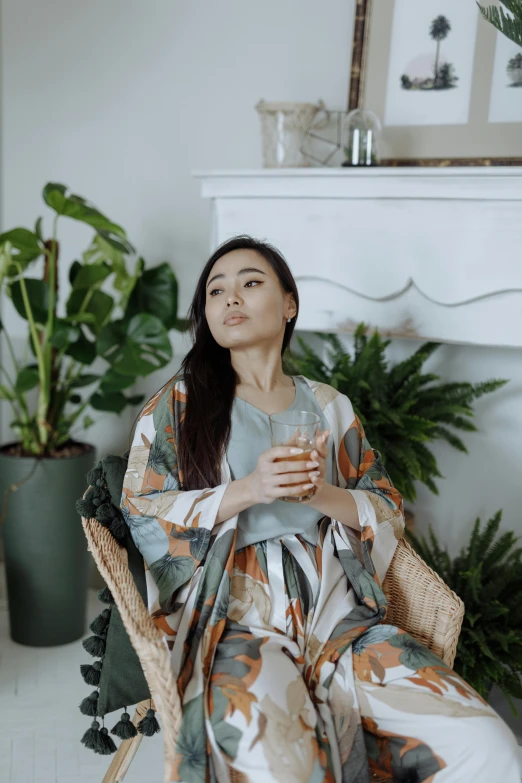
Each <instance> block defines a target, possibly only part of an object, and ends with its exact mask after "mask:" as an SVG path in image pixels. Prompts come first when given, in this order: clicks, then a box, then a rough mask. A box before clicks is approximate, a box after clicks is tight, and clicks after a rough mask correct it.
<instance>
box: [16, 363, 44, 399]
mask: <svg viewBox="0 0 522 783" xmlns="http://www.w3.org/2000/svg"><path fill="white" fill-rule="evenodd" d="M39 382H40V375H39V373H38V370H37V369H35V368H34V367H24V368H22V369H21V370H20V372H19V373H18V377H17V379H16V384H15V389H16V391H17V392H18V393H19V394H24V392H28V391H30V389H34V387H35V386H38V383H39Z"/></svg>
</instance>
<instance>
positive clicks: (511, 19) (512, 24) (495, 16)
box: [477, 0, 522, 46]
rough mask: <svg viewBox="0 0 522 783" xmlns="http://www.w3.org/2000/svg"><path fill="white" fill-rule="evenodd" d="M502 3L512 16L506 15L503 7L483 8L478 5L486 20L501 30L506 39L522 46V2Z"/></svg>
mask: <svg viewBox="0 0 522 783" xmlns="http://www.w3.org/2000/svg"><path fill="white" fill-rule="evenodd" d="M501 2H502V5H503V6H505V7H506V8H507V10H508V11H510V12H511V14H512V16H511V15H509V14H506V12H505V11H504V9H503V8H502V5H500V6H496V5H490V6H482V5H480V4H479V3H477V5H478V7H479V8H480V13H481V14H482V16H483V17H484V19H486V20H487V21H488V22H490V23H491V24H492V25H493V26H494V27H496V28H497V30H500V32H501V33H502V34H503V35H505V36H506V38H510V39H511V40H512V41H514V42H515V43H516V44H518V46H522V0H501Z"/></svg>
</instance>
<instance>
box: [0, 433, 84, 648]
mask: <svg viewBox="0 0 522 783" xmlns="http://www.w3.org/2000/svg"><path fill="white" fill-rule="evenodd" d="M94 460H95V449H94V447H93V446H89V447H88V450H86V452H85V453H84V454H80V455H78V456H72V457H66V458H63V459H51V458H44V459H41V460H40V462H39V464H38V465H37V466H36V469H35V470H34V472H33V474H32V476H31V478H30V479H29V480H28V481H26V482H25V483H24V484H23V486H21V487H20V488H19V489H18V490H17V491H16V492H9V493H8V496H7V512H6V515H5V519H4V524H3V540H4V556H5V564H6V577H7V597H8V606H9V622H10V633H11V638H12V639H13V641H15V642H18V643H19V644H25V645H30V646H32V647H47V646H53V645H59V644H67V643H68V642H73V641H75V640H76V639H80V638H81V637H82V636H83V635H84V634H85V624H86V611H87V581H88V571H89V555H88V551H87V542H86V539H85V535H84V532H83V528H82V525H81V520H80V517H79V516H78V513H77V512H76V509H75V503H76V501H77V500H78V498H80V497H82V495H83V493H84V492H85V490H86V489H87V485H86V474H87V473H88V471H89V470H90V469H91V468H92V467H93V465H94ZM34 464H35V458H34V457H13V456H8V455H7V454H5V453H2V452H1V451H0V501H1V499H3V497H4V492H5V490H6V489H7V488H8V487H9V486H10V485H11V484H17V483H18V482H19V481H23V480H24V479H25V478H26V477H27V476H28V475H29V474H30V472H31V470H32V468H33V466H34ZM0 508H1V504H0Z"/></svg>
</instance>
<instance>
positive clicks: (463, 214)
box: [194, 166, 522, 347]
mask: <svg viewBox="0 0 522 783" xmlns="http://www.w3.org/2000/svg"><path fill="white" fill-rule="evenodd" d="M194 176H195V177H197V178H198V179H199V180H200V182H201V193H202V196H203V198H208V199H211V200H212V204H213V216H214V221H213V226H214V227H213V236H212V247H215V246H216V244H219V243H221V242H222V241H224V240H225V239H227V238H229V237H231V236H234V235H236V234H251V235H253V236H257V237H260V238H265V239H267V240H268V241H270V242H272V243H273V244H274V245H275V246H276V247H278V248H279V249H280V250H281V251H282V252H283V254H284V255H285V257H286V259H287V260H288V263H289V266H290V268H291V270H292V273H293V274H294V276H295V278H296V281H297V283H298V287H299V295H300V300H301V301H300V305H301V306H300V313H299V319H298V322H297V328H298V329H301V330H311V331H335V332H346V333H350V332H351V331H352V330H353V326H354V324H357V323H359V322H360V321H364V322H365V323H367V324H370V325H371V326H377V327H379V328H380V329H381V330H382V332H383V333H387V334H389V335H393V336H401V337H412V338H417V339H418V338H422V339H424V338H427V337H429V338H431V339H436V340H440V341H442V342H457V343H471V344H479V345H499V346H500V345H502V346H511V347H520V346H522V264H519V263H518V261H517V260H518V258H519V256H520V249H521V247H522V221H521V220H520V215H521V214H522V167H509V166H506V167H462V168H460V167H459V168H452V167H449V168H431V167H429V168H421V167H419V168H384V167H383V168H380V167H376V168H373V169H349V168H303V169H254V170H249V169H245V170H214V171H196V172H194Z"/></svg>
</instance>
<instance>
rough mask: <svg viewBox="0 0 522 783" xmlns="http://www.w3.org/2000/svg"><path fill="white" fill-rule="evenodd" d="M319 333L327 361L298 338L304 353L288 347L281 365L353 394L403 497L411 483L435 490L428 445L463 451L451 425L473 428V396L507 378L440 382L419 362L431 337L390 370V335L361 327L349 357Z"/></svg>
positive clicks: (412, 491) (411, 490) (436, 474)
mask: <svg viewBox="0 0 522 783" xmlns="http://www.w3.org/2000/svg"><path fill="white" fill-rule="evenodd" d="M316 335H317V337H320V338H321V339H323V340H324V341H325V343H326V349H327V354H328V355H327V358H326V361H323V360H322V359H321V358H320V357H319V356H317V354H316V353H314V351H313V350H312V348H311V347H310V346H309V345H307V344H306V343H305V341H304V340H303V339H302V338H301V337H297V341H298V344H299V346H300V348H301V351H302V353H301V354H296V353H295V352H290V351H289V352H287V354H286V356H285V360H284V366H285V370H286V371H287V372H288V373H289V374H292V375H296V374H302V375H305V376H306V377H308V378H312V379H314V380H317V381H322V382H323V383H328V384H330V385H331V386H333V387H334V388H335V389H338V390H339V391H340V392H342V393H343V394H346V395H347V396H348V397H349V398H350V400H351V402H352V405H353V407H354V410H355V412H356V413H357V415H358V416H359V418H360V420H361V422H362V424H363V426H364V429H365V431H366V434H367V437H368V440H369V442H370V443H371V445H372V448H374V449H377V450H378V451H379V452H380V453H381V457H382V460H383V463H384V465H385V467H386V470H387V471H388V473H389V474H390V477H391V479H392V481H393V483H394V484H395V486H396V487H397V489H398V490H399V492H400V493H401V494H402V496H403V497H404V499H405V500H407V501H409V502H412V501H414V500H415V498H416V494H417V493H416V488H415V482H416V481H421V482H422V483H423V484H425V485H426V486H427V487H429V489H430V490H431V491H432V492H434V493H435V494H438V489H437V485H436V483H435V479H436V478H442V473H441V472H440V470H439V467H438V465H437V460H436V459H435V457H434V455H433V453H432V452H431V451H430V449H429V448H428V446H427V444H428V443H431V442H433V441H435V440H437V439H443V440H445V441H447V442H448V443H449V444H450V445H451V446H453V447H454V448H456V449H459V451H462V452H467V449H466V446H465V445H464V443H463V442H462V440H461V439H460V438H459V437H458V436H457V435H456V434H455V432H454V430H461V431H464V432H473V431H476V429H477V428H476V427H475V425H474V423H473V421H472V418H473V415H474V411H473V407H472V403H473V401H474V400H476V399H478V398H479V397H482V396H483V395H484V394H489V393H490V392H493V391H495V390H496V389H499V388H500V387H501V386H503V385H504V384H505V383H507V381H505V380H490V381H485V382H483V383H477V384H473V383H467V382H461V383H440V382H439V381H440V379H439V376H438V375H435V374H433V373H424V374H423V373H422V367H423V365H424V363H425V362H426V360H427V359H428V358H429V357H430V356H431V355H432V354H433V352H434V351H435V350H436V349H437V348H438V347H439V343H433V342H428V343H425V344H424V345H422V346H421V347H420V348H419V349H418V350H417V351H416V352H415V353H414V354H413V355H412V356H410V357H409V358H408V359H406V360H405V361H402V362H400V363H399V364H396V365H395V366H392V367H390V366H389V365H388V361H387V359H386V348H387V347H388V345H389V344H390V340H384V339H383V338H382V337H381V336H380V334H379V333H378V332H377V331H375V332H374V334H373V335H372V336H371V337H367V336H366V327H365V325H364V324H360V325H359V326H358V328H357V330H356V332H355V343H354V351H353V356H352V355H350V353H347V352H346V350H345V348H344V347H343V345H342V344H341V341H340V340H339V338H338V336H337V335H335V334H320V333H316Z"/></svg>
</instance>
